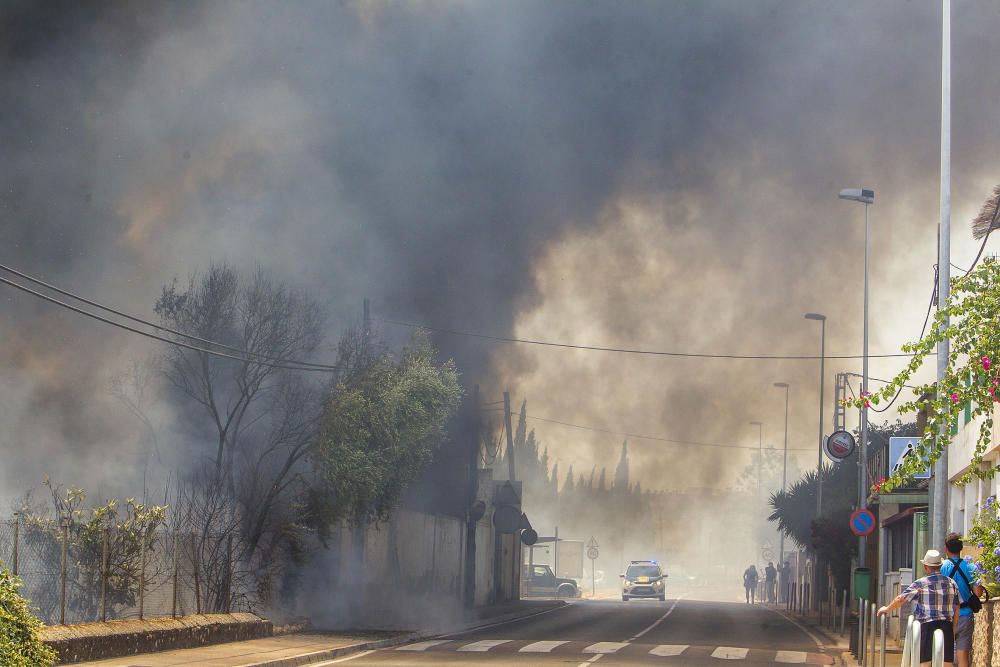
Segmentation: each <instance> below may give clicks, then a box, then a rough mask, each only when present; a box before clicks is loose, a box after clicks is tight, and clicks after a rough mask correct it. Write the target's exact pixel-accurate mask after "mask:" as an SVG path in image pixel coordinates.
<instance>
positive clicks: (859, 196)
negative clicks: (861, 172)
mask: <svg viewBox="0 0 1000 667" xmlns="http://www.w3.org/2000/svg"><path fill="white" fill-rule="evenodd" d="M840 198H841V199H846V200H847V201H857V202H861V203H862V204H864V205H865V317H864V346H863V351H862V355H863V357H862V362H861V397H862V399H864V397H866V396H867V395H868V255H869V247H870V238H871V232H872V225H871V219H870V218H869V216H868V208H869V206H871V205H872V204H874V203H875V191H874V190H866V189H864V188H848V189H846V190H841V191H840ZM859 459H860V464H859V465H860V466H861V469H860V470H859V471H858V475H859V476H860V477H859V479H860V484H859V486H860V488H859V490H858V495H859V497H858V509H866V507H867V505H868V406H866V405H864V404H863V403H862V406H861V453H860V457H859ZM867 545H868V540H866V539H865V538H864V537H859V538H858V567H864V566H865V549H866V547H867Z"/></svg>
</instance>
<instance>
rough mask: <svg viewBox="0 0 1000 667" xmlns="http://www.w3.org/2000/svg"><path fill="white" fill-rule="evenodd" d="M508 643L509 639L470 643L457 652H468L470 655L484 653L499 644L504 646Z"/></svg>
mask: <svg viewBox="0 0 1000 667" xmlns="http://www.w3.org/2000/svg"><path fill="white" fill-rule="evenodd" d="M509 641H510V640H509V639H484V640H482V641H479V642H472V643H471V644H466V645H465V646H460V647H459V649H458V650H459V651H469V652H472V653H486V652H487V651H489V650H490V649H491V648H493V647H495V646H500V644H506V643H507V642H509Z"/></svg>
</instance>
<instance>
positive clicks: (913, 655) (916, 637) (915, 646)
mask: <svg viewBox="0 0 1000 667" xmlns="http://www.w3.org/2000/svg"><path fill="white" fill-rule="evenodd" d="M912 639H913V641H912V642H911V643H910V664H911V665H919V664H920V624H919V623H917V622H916V621H914V622H913V637H912Z"/></svg>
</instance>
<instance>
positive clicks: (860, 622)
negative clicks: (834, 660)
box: [854, 598, 866, 667]
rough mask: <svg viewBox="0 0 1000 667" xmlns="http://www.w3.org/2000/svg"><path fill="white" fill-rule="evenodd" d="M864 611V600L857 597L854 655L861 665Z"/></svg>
mask: <svg viewBox="0 0 1000 667" xmlns="http://www.w3.org/2000/svg"><path fill="white" fill-rule="evenodd" d="M865 611H866V610H865V601H864V600H863V599H862V598H858V641H857V642H856V643H855V645H854V657H856V658H857V659H858V664H859V665H861V667H864V664H865Z"/></svg>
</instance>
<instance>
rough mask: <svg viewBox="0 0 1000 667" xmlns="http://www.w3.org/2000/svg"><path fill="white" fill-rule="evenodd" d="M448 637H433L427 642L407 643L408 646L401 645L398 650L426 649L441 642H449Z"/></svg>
mask: <svg viewBox="0 0 1000 667" xmlns="http://www.w3.org/2000/svg"><path fill="white" fill-rule="evenodd" d="M447 643H448V640H447V639H432V640H430V641H426V642H417V643H416V644H407V645H406V646H400V647H399V648H397V649H396V650H397V651H426V650H427V649H429V648H433V647H435V646H437V645H439V644H447Z"/></svg>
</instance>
